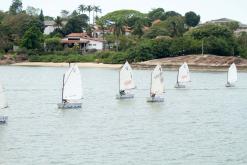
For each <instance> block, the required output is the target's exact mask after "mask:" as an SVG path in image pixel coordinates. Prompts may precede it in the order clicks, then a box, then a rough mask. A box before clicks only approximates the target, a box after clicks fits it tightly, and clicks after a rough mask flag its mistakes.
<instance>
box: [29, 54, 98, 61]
mask: <svg viewBox="0 0 247 165" xmlns="http://www.w3.org/2000/svg"><path fill="white" fill-rule="evenodd" d="M28 60H29V61H30V62H54V63H58V62H95V60H96V56H95V55H83V56H82V55H73V54H70V55H68V56H63V55H33V56H30V57H29V58H28Z"/></svg>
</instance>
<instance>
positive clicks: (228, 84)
mask: <svg viewBox="0 0 247 165" xmlns="http://www.w3.org/2000/svg"><path fill="white" fill-rule="evenodd" d="M225 86H226V87H227V88H229V87H235V85H234V84H230V83H227V84H226V85H225Z"/></svg>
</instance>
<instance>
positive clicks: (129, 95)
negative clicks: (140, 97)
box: [116, 93, 134, 99]
mask: <svg viewBox="0 0 247 165" xmlns="http://www.w3.org/2000/svg"><path fill="white" fill-rule="evenodd" d="M133 98H134V94H131V93H126V94H125V95H120V94H118V95H117V96H116V99H133Z"/></svg>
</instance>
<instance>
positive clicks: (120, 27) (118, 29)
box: [112, 19, 125, 51]
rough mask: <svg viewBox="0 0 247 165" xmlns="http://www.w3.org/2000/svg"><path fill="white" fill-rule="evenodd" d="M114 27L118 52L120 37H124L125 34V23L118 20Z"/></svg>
mask: <svg viewBox="0 0 247 165" xmlns="http://www.w3.org/2000/svg"><path fill="white" fill-rule="evenodd" d="M112 25H113V26H112V28H113V34H114V35H115V43H116V50H117V51H118V46H119V37H120V35H123V34H124V33H125V29H124V21H123V20H121V19H118V20H116V21H115V23H114V24H112Z"/></svg>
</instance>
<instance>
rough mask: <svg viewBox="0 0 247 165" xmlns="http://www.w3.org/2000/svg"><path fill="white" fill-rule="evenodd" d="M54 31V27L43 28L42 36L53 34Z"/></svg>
mask: <svg viewBox="0 0 247 165" xmlns="http://www.w3.org/2000/svg"><path fill="white" fill-rule="evenodd" d="M54 30H55V27H54V26H47V27H46V28H45V30H44V34H46V35H49V34H51V33H52V32H54Z"/></svg>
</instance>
